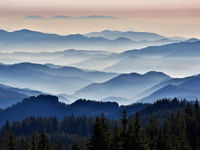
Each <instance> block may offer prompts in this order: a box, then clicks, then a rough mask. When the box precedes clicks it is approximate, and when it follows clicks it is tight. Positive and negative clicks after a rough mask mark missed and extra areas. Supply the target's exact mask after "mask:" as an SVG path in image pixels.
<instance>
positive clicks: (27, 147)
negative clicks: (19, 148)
mask: <svg viewBox="0 0 200 150" xmlns="http://www.w3.org/2000/svg"><path fill="white" fill-rule="evenodd" d="M23 150H31V145H30V143H29V142H28V141H25V142H24V145H23Z"/></svg>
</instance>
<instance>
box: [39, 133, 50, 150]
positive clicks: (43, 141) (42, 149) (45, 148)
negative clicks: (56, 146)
mask: <svg viewBox="0 0 200 150" xmlns="http://www.w3.org/2000/svg"><path fill="white" fill-rule="evenodd" d="M49 149H50V145H49V140H48V137H47V135H46V133H45V131H44V130H43V131H42V133H41V134H40V138H39V145H38V150H49Z"/></svg>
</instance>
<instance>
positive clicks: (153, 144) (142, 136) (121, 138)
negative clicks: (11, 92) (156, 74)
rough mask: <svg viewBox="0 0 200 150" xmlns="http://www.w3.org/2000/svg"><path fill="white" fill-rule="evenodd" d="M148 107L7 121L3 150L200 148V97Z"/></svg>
mask: <svg viewBox="0 0 200 150" xmlns="http://www.w3.org/2000/svg"><path fill="white" fill-rule="evenodd" d="M155 106H156V107H155ZM165 106H166V107H165ZM177 106H181V107H177ZM148 107H149V109H144V110H143V111H140V112H136V113H134V114H132V115H128V113H127V110H126V109H124V110H123V111H122V112H121V117H120V119H110V118H106V117H105V115H104V114H102V115H99V116H96V117H87V116H80V117H76V116H73V115H72V116H67V117H64V118H63V119H61V120H59V119H57V118H56V117H53V116H52V117H40V116H32V117H29V118H26V119H24V120H22V121H13V122H9V121H7V122H6V123H5V124H4V125H3V126H2V127H1V129H0V149H1V150H200V105H199V103H198V101H195V102H186V101H178V100H177V99H175V100H172V101H169V100H160V101H157V102H155V103H154V104H152V105H150V106H148ZM163 107H165V109H160V108H163ZM173 107H174V108H176V109H172V108H173ZM172 110H173V111H172ZM144 114H145V115H144Z"/></svg>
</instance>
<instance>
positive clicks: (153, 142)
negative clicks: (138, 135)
mask: <svg viewBox="0 0 200 150" xmlns="http://www.w3.org/2000/svg"><path fill="white" fill-rule="evenodd" d="M159 132H160V125H159V123H158V120H157V119H156V118H155V117H154V116H152V117H151V118H150V121H149V123H148V125H147V126H146V133H147V136H148V138H149V141H150V142H149V148H150V149H151V150H156V149H157V144H158V140H159V134H160V133H159Z"/></svg>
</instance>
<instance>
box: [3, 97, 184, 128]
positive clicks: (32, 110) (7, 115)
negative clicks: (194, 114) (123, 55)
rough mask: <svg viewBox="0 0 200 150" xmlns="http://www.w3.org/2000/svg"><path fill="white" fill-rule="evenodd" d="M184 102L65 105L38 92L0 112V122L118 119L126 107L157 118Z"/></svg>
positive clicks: (86, 101)
mask: <svg viewBox="0 0 200 150" xmlns="http://www.w3.org/2000/svg"><path fill="white" fill-rule="evenodd" d="M184 106H185V103H180V102H179V101H178V100H172V102H170V101H168V100H165V101H164V100H163V101H160V102H156V103H155V104H139V103H138V104H132V105H128V106H119V105H118V104H117V103H115V102H97V101H89V100H77V101H76V102H74V103H72V104H70V105H66V104H64V103H61V102H59V101H58V98H57V97H56V96H50V95H40V96H37V97H35V96H33V97H30V98H26V99H24V100H23V101H22V102H19V103H17V104H16V105H13V106H12V107H9V108H6V109H4V110H2V111H0V124H1V125H3V124H4V123H5V122H6V120H8V121H14V120H15V121H16V120H22V119H24V118H27V117H30V116H41V117H53V116H54V117H57V118H58V119H59V120H60V119H62V118H64V117H65V116H72V115H74V116H83V115H85V116H87V117H95V116H99V115H101V114H104V115H105V116H106V117H108V118H110V119H119V118H120V116H121V112H122V111H123V110H124V109H126V110H127V113H128V115H130V116H131V115H133V114H135V112H136V111H137V112H140V113H141V116H142V117H143V118H145V119H147V120H148V117H150V116H151V115H156V116H158V117H160V118H162V117H166V116H167V113H169V112H173V111H174V112H175V111H176V110H181V109H183V108H184Z"/></svg>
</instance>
